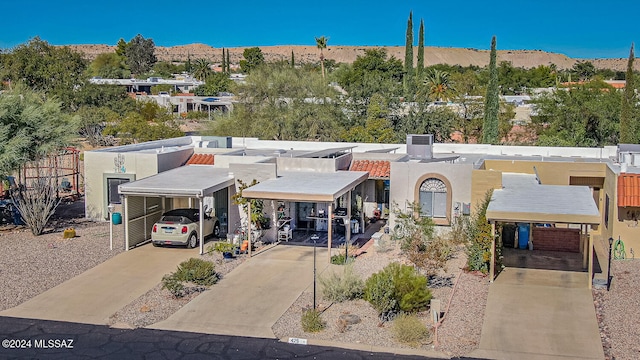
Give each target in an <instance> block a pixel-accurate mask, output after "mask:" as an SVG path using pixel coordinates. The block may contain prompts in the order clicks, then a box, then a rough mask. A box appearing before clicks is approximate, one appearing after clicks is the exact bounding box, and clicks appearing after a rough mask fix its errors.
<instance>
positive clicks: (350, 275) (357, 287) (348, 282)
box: [318, 265, 364, 302]
mask: <svg viewBox="0 0 640 360" xmlns="http://www.w3.org/2000/svg"><path fill="white" fill-rule="evenodd" d="M318 282H319V283H320V286H321V289H322V296H323V297H324V298H325V299H327V300H330V301H334V302H343V301H346V300H353V299H358V298H360V297H362V293H363V291H364V282H363V281H362V279H360V277H359V276H358V275H357V274H355V273H354V271H353V265H347V266H345V267H344V271H343V272H340V271H336V272H330V273H329V274H327V275H324V276H321V277H320V278H318Z"/></svg>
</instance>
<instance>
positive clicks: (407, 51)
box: [403, 11, 413, 96]
mask: <svg viewBox="0 0 640 360" xmlns="http://www.w3.org/2000/svg"><path fill="white" fill-rule="evenodd" d="M404 73H405V75H404V78H403V86H404V94H405V96H406V95H408V94H409V90H410V89H409V87H410V86H411V85H410V83H411V81H412V79H413V11H411V12H409V19H408V20H407V34H406V39H405V44H404Z"/></svg>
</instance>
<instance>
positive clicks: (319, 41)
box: [316, 35, 329, 79]
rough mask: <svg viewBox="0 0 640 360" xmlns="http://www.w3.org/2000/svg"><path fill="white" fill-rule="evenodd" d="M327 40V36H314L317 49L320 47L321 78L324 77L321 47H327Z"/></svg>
mask: <svg viewBox="0 0 640 360" xmlns="http://www.w3.org/2000/svg"><path fill="white" fill-rule="evenodd" d="M328 41H329V38H328V37H325V36H324V35H323V36H320V37H319V38H316V46H317V47H318V49H320V67H321V68H322V78H323V79H324V53H323V52H322V50H323V49H326V48H327V42H328Z"/></svg>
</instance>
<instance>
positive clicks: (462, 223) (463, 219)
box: [449, 216, 472, 245]
mask: <svg viewBox="0 0 640 360" xmlns="http://www.w3.org/2000/svg"><path fill="white" fill-rule="evenodd" d="M471 225H472V224H471V218H470V217H469V216H459V217H457V218H455V220H454V221H453V223H452V224H451V230H450V231H449V241H450V242H451V243H452V244H454V245H459V244H466V243H467V242H468V241H469V240H470V239H471Z"/></svg>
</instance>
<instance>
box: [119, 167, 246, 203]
mask: <svg viewBox="0 0 640 360" xmlns="http://www.w3.org/2000/svg"><path fill="white" fill-rule="evenodd" d="M234 181H235V180H234V178H233V175H230V174H229V169H222V168H215V167H213V166H210V165H187V166H181V167H179V168H176V169H172V170H168V171H165V172H161V173H159V174H156V175H153V176H149V177H146V178H144V179H141V180H137V181H132V182H129V183H124V184H122V185H119V186H118V191H119V192H120V194H121V195H138V196H166V197H202V196H207V195H211V194H213V193H214V192H216V191H218V190H221V189H224V188H226V187H229V186H231V185H233V184H234Z"/></svg>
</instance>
